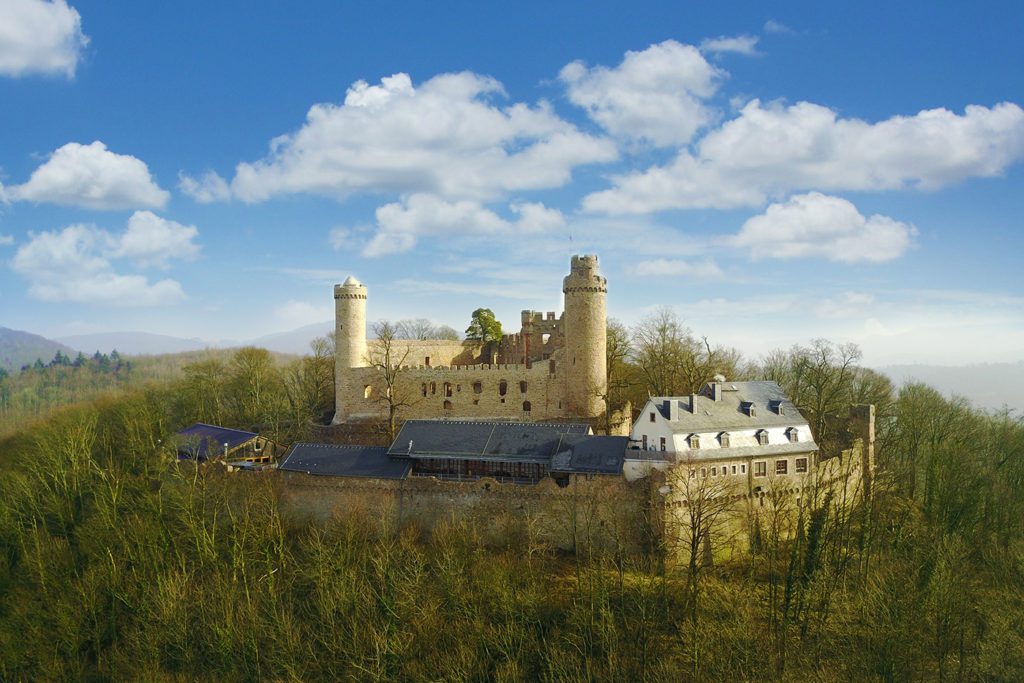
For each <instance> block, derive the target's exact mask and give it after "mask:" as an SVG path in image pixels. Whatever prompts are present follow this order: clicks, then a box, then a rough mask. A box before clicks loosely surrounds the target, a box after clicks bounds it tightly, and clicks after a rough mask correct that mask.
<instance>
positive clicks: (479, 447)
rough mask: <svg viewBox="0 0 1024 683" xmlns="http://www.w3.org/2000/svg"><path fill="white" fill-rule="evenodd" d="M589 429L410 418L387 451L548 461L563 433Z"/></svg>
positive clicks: (560, 447) (560, 446) (402, 454)
mask: <svg viewBox="0 0 1024 683" xmlns="http://www.w3.org/2000/svg"><path fill="white" fill-rule="evenodd" d="M589 431H590V427H589V426H588V425H586V424H574V423H565V424H554V423H548V422H476V421H472V420H409V421H407V422H406V423H405V424H404V425H402V429H401V431H399V432H398V436H396V437H395V441H394V443H392V444H391V448H390V449H389V450H388V455H391V456H395V457H402V458H453V459H462V460H492V461H498V462H532V463H539V464H548V463H550V462H551V458H552V457H553V456H554V455H555V454H556V453H559V452H560V451H563V450H565V446H563V443H562V442H563V439H564V438H565V437H566V436H568V435H579V436H582V435H586V434H587V433H588V432H589Z"/></svg>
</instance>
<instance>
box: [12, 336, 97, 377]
mask: <svg viewBox="0 0 1024 683" xmlns="http://www.w3.org/2000/svg"><path fill="white" fill-rule="evenodd" d="M58 351H61V352H62V353H66V354H68V355H69V356H72V357H74V356H76V355H77V354H78V352H77V351H76V350H75V349H73V348H71V347H69V346H65V345H64V344H61V343H60V342H56V341H53V340H52V339H47V338H46V337H40V336H39V335H38V334H32V333H31V332H22V331H20V330H11V329H8V328H6V327H0V368H3V369H5V370H7V371H18V370H20V369H21V366H23V365H31V364H32V363H35V362H36V359H39V360H42V361H43V362H44V363H49V362H50V361H51V360H53V357H54V356H56V355H57V352H58Z"/></svg>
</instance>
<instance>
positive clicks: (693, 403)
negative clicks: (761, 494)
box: [648, 381, 807, 434]
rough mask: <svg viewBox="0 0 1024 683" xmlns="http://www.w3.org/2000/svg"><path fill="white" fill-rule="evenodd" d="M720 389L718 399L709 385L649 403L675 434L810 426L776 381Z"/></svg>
mask: <svg viewBox="0 0 1024 683" xmlns="http://www.w3.org/2000/svg"><path fill="white" fill-rule="evenodd" d="M718 389H719V397H720V398H719V400H717V401H716V400H714V399H713V398H712V396H711V395H712V392H713V385H711V384H709V385H706V386H705V387H704V388H703V389H702V390H701V393H699V394H694V395H691V396H658V397H652V398H651V399H650V401H649V402H648V405H653V407H654V409H655V410H657V411H658V412H659V413H660V414H661V416H662V417H663V418H664V419H665V420H666V421H667V422H668V425H669V427H670V428H671V429H672V431H673V432H675V433H681V432H682V433H686V434H690V433H692V432H711V431H729V430H731V429H752V428H763V427H793V426H806V425H807V421H806V420H804V418H803V416H802V415H801V414H800V411H799V410H797V407H796V406H795V405H794V404H793V403H792V402H791V401H790V400H789V399H788V398H787V397H786V395H785V394H784V393H783V391H782V387H780V386H779V385H778V383H776V382H771V381H757V382H721V383H718ZM672 402H674V403H675V410H674V411H673V410H672V406H671V403H672ZM745 406H753V408H754V415H752V416H751V415H749V414H748V411H747V410H746V409H745ZM780 409H781V413H782V414H781V415H780V414H779V412H780ZM672 412H674V413H675V419H672V416H671V413H672Z"/></svg>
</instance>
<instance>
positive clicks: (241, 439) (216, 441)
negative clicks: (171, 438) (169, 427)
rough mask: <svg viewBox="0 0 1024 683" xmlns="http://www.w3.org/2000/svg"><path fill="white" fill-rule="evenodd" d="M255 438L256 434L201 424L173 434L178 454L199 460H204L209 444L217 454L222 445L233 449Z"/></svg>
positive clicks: (198, 423)
mask: <svg viewBox="0 0 1024 683" xmlns="http://www.w3.org/2000/svg"><path fill="white" fill-rule="evenodd" d="M257 436H258V434H255V433H254V432H246V431H242V430H241V429H230V428H228V427H218V426H216V425H210V424H205V423H203V422H197V423H195V424H194V425H191V426H189V427H185V428H184V429H182V430H181V431H179V432H175V440H176V442H177V444H178V453H179V454H182V453H184V454H185V455H187V456H190V457H198V458H199V459H200V460H203V459H205V458H206V454H207V451H208V445H209V444H213V448H214V450H215V451H217V452H218V453H219V452H220V449H221V448H222V447H223V446H224V444H227V445H228V449H234V448H235V447H236V446H240V445H242V444H244V443H245V442H247V441H251V440H253V439H255V438H256V437H257Z"/></svg>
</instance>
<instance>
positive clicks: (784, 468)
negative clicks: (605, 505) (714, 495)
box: [623, 376, 818, 491]
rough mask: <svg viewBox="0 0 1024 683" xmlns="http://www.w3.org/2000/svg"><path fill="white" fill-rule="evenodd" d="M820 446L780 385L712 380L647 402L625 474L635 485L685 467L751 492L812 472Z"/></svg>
mask: <svg viewBox="0 0 1024 683" xmlns="http://www.w3.org/2000/svg"><path fill="white" fill-rule="evenodd" d="M817 450H818V445H817V444H816V443H815V442H814V439H813V437H812V435H811V429H810V425H809V424H808V423H807V420H805V419H804V418H803V416H802V415H801V414H800V411H798V410H797V408H796V406H795V405H793V403H792V402H791V401H790V400H789V399H788V398H787V397H786V395H785V394H784V393H783V392H782V388H781V387H779V385H778V384H777V383H775V382H768V381H759V382H727V381H725V379H724V378H723V377H721V376H718V377H716V378H715V381H714V382H710V383H708V384H706V385H704V387H703V388H702V389H701V391H700V392H699V393H697V394H691V395H689V396H658V397H651V398H650V399H648V401H647V404H646V405H645V406H644V408H643V410H642V411H640V416H639V417H638V418H637V420H636V422H635V423H634V424H633V429H632V431H631V433H630V448H629V449H627V451H626V460H625V463H624V467H623V473H624V474H625V476H626V478H627V479H628V480H629V481H635V480H637V479H640V478H643V477H645V476H647V475H649V474H650V473H651V471H652V470H654V469H659V470H666V469H668V468H669V467H670V466H671V465H676V464H685V465H687V466H688V467H689V468H690V470H691V471H692V472H693V474H692V475H691V476H701V477H720V478H723V481H727V479H732V482H730V483H736V484H740V483H741V482H742V481H743V480H745V481H746V483H747V485H748V487H749V490H751V491H755V490H757V489H758V488H759V486H760V484H759V481H763V482H765V483H766V482H767V481H769V480H772V479H775V478H780V477H786V478H801V477H803V476H804V475H807V474H809V473H810V472H811V470H812V469H813V467H814V464H815V456H816V453H817Z"/></svg>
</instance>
